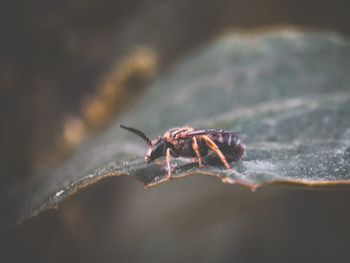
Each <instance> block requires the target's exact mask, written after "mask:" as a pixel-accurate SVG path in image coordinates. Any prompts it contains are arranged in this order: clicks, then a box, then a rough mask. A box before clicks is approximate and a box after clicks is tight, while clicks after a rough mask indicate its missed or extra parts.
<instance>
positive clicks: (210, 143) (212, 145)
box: [200, 135, 231, 169]
mask: <svg viewBox="0 0 350 263" xmlns="http://www.w3.org/2000/svg"><path fill="white" fill-rule="evenodd" d="M200 137H201V139H203V140H204V142H205V143H206V144H207V145H208V147H209V148H210V149H211V150H212V151H213V152H215V153H216V154H217V155H218V156H219V158H220V160H221V161H222V163H223V164H224V165H225V167H226V169H231V167H230V165H229V164H228V162H227V160H226V158H225V156H224V155H223V154H222V152H221V150H220V149H219V147H218V146H217V145H216V143H215V142H213V140H212V139H210V138H209V137H208V136H207V135H202V136H200Z"/></svg>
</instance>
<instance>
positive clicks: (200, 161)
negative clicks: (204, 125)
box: [192, 137, 204, 168]
mask: <svg viewBox="0 0 350 263" xmlns="http://www.w3.org/2000/svg"><path fill="white" fill-rule="evenodd" d="M192 148H193V150H194V152H195V153H196V155H197V158H198V166H199V168H202V167H203V166H204V165H203V164H202V156H201V154H200V152H199V147H198V142H197V139H196V137H192Z"/></svg>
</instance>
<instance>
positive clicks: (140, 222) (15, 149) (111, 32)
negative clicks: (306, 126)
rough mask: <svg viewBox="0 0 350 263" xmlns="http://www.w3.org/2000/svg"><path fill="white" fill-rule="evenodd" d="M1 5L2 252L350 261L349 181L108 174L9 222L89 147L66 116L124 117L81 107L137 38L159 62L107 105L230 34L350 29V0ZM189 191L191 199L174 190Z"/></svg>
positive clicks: (72, 257)
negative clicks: (69, 134)
mask: <svg viewBox="0 0 350 263" xmlns="http://www.w3.org/2000/svg"><path fill="white" fill-rule="evenodd" d="M0 10H1V11H0V12H1V23H0V30H1V41H0V52H1V53H0V56H1V57H0V114H1V115H0V125H1V126H0V135H1V136H0V141H1V144H0V145H1V149H0V158H1V178H0V180H1V181H0V182H1V185H0V191H1V192H0V197H1V207H2V208H1V210H2V212H1V222H2V227H1V229H3V231H4V233H5V232H6V235H3V237H5V238H4V242H5V245H4V246H2V247H3V248H5V251H4V253H1V255H0V256H1V257H4V260H1V262H11V261H17V260H18V261H19V260H21V261H23V260H26V261H30V262H40V261H43V262H61V261H67V262H73V261H76V262H80V261H81V262H83V261H84V262H96V261H98V260H99V261H101V262H110V261H113V262H116V261H117V262H118V261H150V262H154V261H162V262H164V261H167V262H169V261H174V262H175V261H178V260H176V258H177V259H178V258H179V257H182V259H183V261H188V262H191V261H195V260H196V261H198V260H201V261H210V262H212V261H215V262H220V261H222V262H226V261H232V260H230V259H233V258H235V259H236V260H238V261H245V262H248V261H253V260H254V261H256V260H259V259H261V260H262V261H267V260H269V261H283V262H295V261H297V260H298V261H303V262H306V261H307V262H312V261H313V260H314V261H320V262H329V261H331V260H332V261H334V262H346V261H348V260H349V256H348V255H347V254H348V253H347V250H346V247H348V245H347V246H346V245H345V244H346V243H347V244H350V238H349V235H348V234H349V233H350V232H349V230H350V227H349V224H348V222H349V219H350V217H349V216H350V214H349V209H348V202H347V200H350V199H349V197H350V194H349V193H347V192H318V191H313V192H308V191H307V192H305V191H300V190H295V189H287V188H283V189H282V188H281V189H271V188H268V189H266V190H262V191H260V192H258V193H254V194H252V193H250V192H247V191H245V190H241V189H236V188H235V189H231V188H228V187H227V186H222V185H220V184H218V183H217V182H215V184H214V185H213V182H212V180H210V179H208V178H191V179H189V180H184V181H181V182H176V183H171V184H170V185H166V186H164V187H163V186H161V187H160V189H156V190H151V191H144V190H143V189H142V186H141V185H140V184H139V183H137V182H134V181H132V180H128V179H125V178H123V179H122V178H111V179H107V180H105V181H103V182H101V183H99V184H97V185H95V186H93V187H91V188H89V189H87V190H84V191H82V192H81V193H79V194H78V195H77V196H74V197H73V198H72V199H70V200H69V201H67V202H65V203H64V204H63V205H62V207H61V208H60V209H59V210H56V211H49V212H45V213H44V214H43V215H40V216H38V217H36V218H34V219H32V220H31V221H30V222H27V223H25V224H23V225H20V226H18V227H17V228H15V229H13V228H11V225H12V223H13V222H14V221H15V220H16V215H15V214H14V213H13V212H12V210H13V209H14V208H13V207H14V206H15V205H14V204H15V203H16V196H18V195H19V193H21V189H22V186H23V185H27V184H30V183H31V182H32V181H33V180H34V179H35V178H38V177H40V176H45V174H47V173H48V172H49V171H50V170H52V169H54V168H55V167H57V166H58V165H59V163H60V162H62V161H64V159H65V158H66V157H67V156H69V153H70V152H71V151H73V150H74V148H75V147H76V146H77V145H78V143H76V144H74V145H68V146H67V147H60V144H61V142H62V141H64V135H62V134H64V127H65V125H66V124H67V116H75V118H77V119H78V120H81V121H82V123H84V127H85V128H84V132H85V133H86V134H93V133H95V132H97V131H98V130H99V129H102V128H103V127H104V125H106V124H108V122H109V121H111V120H112V117H109V118H106V120H105V121H104V122H102V123H97V124H91V122H89V121H86V118H87V117H86V114H85V115H84V111H83V110H82V108H83V109H84V105H85V104H84V103H86V101H87V100H89V98H95V97H96V96H97V97H98V94H99V90H100V89H101V87H102V88H103V85H104V84H103V83H105V81H104V80H105V79H109V78H113V76H115V75H116V74H117V75H118V74H119V72H118V70H119V71H120V68H118V65H120V64H121V61H125V59H126V58H128V57H129V56H130V54H133V53H134V52H135V50H138V49H140V48H147V49H151V50H152V51H153V52H154V54H155V55H156V57H157V62H156V67H155V70H154V71H155V74H153V73H154V72H153V73H152V74H151V75H150V76H148V75H147V78H144V77H141V79H140V78H139V77H136V84H135V82H134V78H135V77H134V75H137V73H135V74H134V75H133V74H131V77H130V79H131V80H132V81H130V82H127V84H126V85H121V86H122V87H121V88H120V89H121V92H120V94H122V95H121V97H122V98H123V99H122V100H117V99H116V101H115V104H116V105H120V106H116V107H115V108H113V107H112V108H108V110H109V115H108V116H114V118H115V117H116V116H117V115H118V114H120V113H121V112H123V111H125V110H127V109H126V106H125V105H127V104H128V102H130V103H131V104H132V103H136V102H137V98H138V97H140V96H142V92H143V90H144V89H146V88H147V86H148V84H149V83H151V82H152V80H154V79H156V78H157V76H161V75H162V73H163V72H166V70H167V68H169V67H171V65H172V64H173V63H176V61H178V60H179V59H182V58H185V57H186V55H187V54H189V53H190V52H191V51H192V50H194V49H196V48H198V47H199V46H202V45H204V44H205V43H207V42H208V41H210V40H212V39H213V38H215V37H218V36H220V35H222V34H224V33H226V32H229V31H233V32H234V31H241V30H245V29H253V30H261V28H265V27H271V26H274V27H280V26H283V25H288V26H293V27H298V28H302V29H303V28H306V29H307V30H311V29H312V30H333V31H337V32H339V33H341V34H343V35H349V34H350V18H349V10H350V4H349V2H348V1H345V0H344V1H341V0H335V1H313V0H312V1H277V0H270V1H268V0H259V1H258V0H255V1H229V0H222V1H209V0H204V1H199V0H192V1H184V0H180V1H170V0H166V1H159V0H158V1H157V0H156V1H150V0H148V1H147V0H139V1H135V0H129V1H112V0H104V1H92V0H87V1H81V0H71V1H3V2H2V3H1V8H0ZM115 67H116V68H117V69H116V70H114V69H115ZM137 76H138V75H137ZM107 82H108V81H107ZM101 83H102V84H101ZM130 83H131V84H130ZM96 94H97V95H96ZM125 94H127V96H125ZM135 97H136V99H135ZM102 102H103V100H102ZM109 103H111V102H109ZM62 138H63V139H62ZM203 189H205V191H204V190H203ZM208 190H210V191H208ZM188 192H190V193H188ZM208 192H209V193H208ZM179 193H181V196H183V195H184V196H185V197H186V198H187V199H188V200H187V202H184V200H183V199H181V200H182V201H178V202H174V200H173V199H174V198H175V199H176V198H178V195H179ZM196 193H197V195H196ZM137 198H141V199H142V200H143V203H142V204H140V201H139V200H138V199H137ZM182 198H183V197H182ZM209 200H211V201H210V202H208V201H209ZM222 200H224V201H222ZM237 200H239V202H238V201H237ZM154 204H156V205H154ZM218 204H221V205H218ZM231 204H233V206H231ZM145 207H148V208H149V210H147V209H146V208H145ZM150 207H151V208H150ZM169 207H170V208H171V207H173V209H170V208H169ZM218 207H220V208H218ZM194 208H195V209H194ZM179 213H180V214H181V216H179ZM128 231H130V232H128ZM7 234H8V235H7ZM157 247H159V250H157V249H155V248H157ZM346 258H347V260H346ZM5 259H6V260H5ZM170 259H171V260H170ZM337 260H338V261H337Z"/></svg>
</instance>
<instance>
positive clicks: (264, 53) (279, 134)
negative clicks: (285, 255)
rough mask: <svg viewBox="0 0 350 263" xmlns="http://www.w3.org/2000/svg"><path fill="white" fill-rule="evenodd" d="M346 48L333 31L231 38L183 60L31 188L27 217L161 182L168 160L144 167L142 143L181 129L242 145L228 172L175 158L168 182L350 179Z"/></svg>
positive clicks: (349, 48)
mask: <svg viewBox="0 0 350 263" xmlns="http://www.w3.org/2000/svg"><path fill="white" fill-rule="evenodd" d="M349 68H350V45H349V42H348V41H347V40H346V39H343V38H342V37H340V36H338V35H336V34H332V33H301V32H267V33H264V34H260V35H257V36H248V35H231V36H226V37H224V38H222V39H219V40H217V41H216V42H214V43H212V44H211V45H209V46H207V47H205V48H203V49H201V50H198V51H197V52H195V53H193V54H192V55H191V56H189V57H187V58H186V59H185V60H184V61H181V62H179V63H178V64H177V65H176V66H175V67H173V68H172V69H171V70H170V71H169V72H168V73H167V74H166V75H164V76H162V78H161V79H160V80H159V81H157V82H156V83H155V84H154V85H153V87H151V88H150V89H149V91H148V92H147V94H145V96H144V98H143V99H142V100H140V101H139V103H138V104H137V106H136V107H134V108H133V109H132V110H131V111H130V112H128V113H127V114H125V115H124V116H123V117H122V118H121V119H120V120H117V121H116V122H115V124H113V125H111V126H110V127H109V128H108V129H106V130H105V131H104V132H102V133H100V134H99V135H97V136H95V137H94V138H92V139H91V140H90V141H89V142H87V143H86V144H84V145H82V146H81V147H80V149H79V150H78V151H77V152H76V153H75V154H74V155H73V156H72V157H71V158H70V160H68V161H67V162H66V163H65V164H64V165H63V166H62V167H60V168H59V169H57V170H56V171H55V172H53V173H52V174H50V175H48V176H47V177H46V178H45V180H43V181H42V182H40V183H39V184H38V185H37V186H36V191H34V193H33V195H32V198H31V199H30V201H29V203H26V212H25V216H30V215H34V214H37V213H38V212H40V211H42V210H44V209H46V208H52V207H54V206H56V205H57V204H58V203H59V202H61V201H62V200H64V199H65V198H67V197H68V196H70V195H72V194H73V193H74V192H76V191H77V190H79V189H81V188H82V187H84V186H87V185H89V184H91V183H94V182H96V181H98V180H100V179H102V178H105V177H107V176H116V175H128V176H131V177H135V178H137V179H138V180H140V181H142V182H143V183H144V184H149V183H155V182H159V181H162V179H163V178H164V176H165V175H166V170H165V165H164V160H160V161H159V162H154V163H153V164H150V165H145V164H144V162H143V156H144V154H145V151H146V144H145V143H144V141H142V140H141V139H140V138H138V137H136V136H135V135H133V134H131V133H128V132H126V131H125V130H122V129H120V128H119V126H118V125H117V123H123V124H125V125H128V126H132V127H136V128H138V129H140V130H142V131H144V132H145V133H146V134H147V135H148V136H149V137H150V138H154V137H156V136H158V135H160V134H162V133H163V132H165V131H166V130H167V129H169V128H172V127H176V126H183V125H185V124H188V125H192V126H194V127H198V128H219V129H226V130H232V131H237V132H240V133H241V139H242V140H243V141H244V143H245V144H246V147H247V152H246V155H245V156H244V158H243V159H242V160H241V161H240V162H238V163H236V164H232V166H233V169H232V170H225V169H224V167H222V166H221V165H218V164H217V163H215V162H212V161H211V160H210V159H209V160H207V164H206V166H205V168H203V169H199V168H198V167H197V164H196V163H191V162H190V160H187V159H183V158H178V159H175V160H174V166H175V167H176V168H175V171H174V177H175V178H181V177H184V176H187V175H193V174H203V175H211V176H217V177H218V178H219V179H222V180H223V181H225V182H226V183H232V184H234V183H237V184H242V185H245V186H248V187H250V188H251V189H256V188H257V187H259V186H262V185H266V184H270V183H288V184H300V185H306V186H326V187H328V186H332V185H346V184H349V183H350V117H349V116H350V74H349V73H350V72H349Z"/></svg>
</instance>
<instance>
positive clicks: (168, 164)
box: [165, 148, 172, 179]
mask: <svg viewBox="0 0 350 263" xmlns="http://www.w3.org/2000/svg"><path fill="white" fill-rule="evenodd" d="M170 151H171V149H170V148H167V149H166V155H165V160H166V164H167V167H168V176H167V177H166V179H170V178H171V169H172V168H171V154H170Z"/></svg>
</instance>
